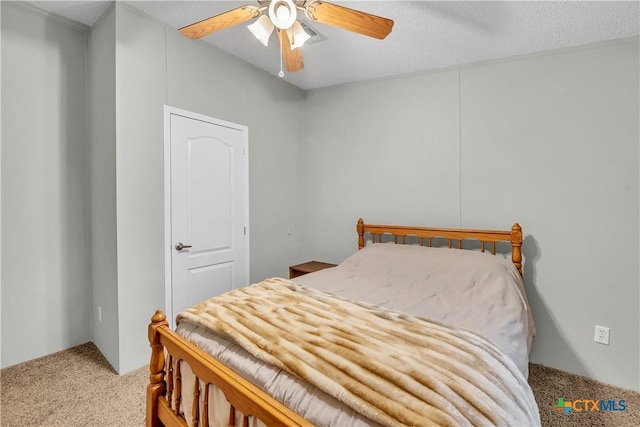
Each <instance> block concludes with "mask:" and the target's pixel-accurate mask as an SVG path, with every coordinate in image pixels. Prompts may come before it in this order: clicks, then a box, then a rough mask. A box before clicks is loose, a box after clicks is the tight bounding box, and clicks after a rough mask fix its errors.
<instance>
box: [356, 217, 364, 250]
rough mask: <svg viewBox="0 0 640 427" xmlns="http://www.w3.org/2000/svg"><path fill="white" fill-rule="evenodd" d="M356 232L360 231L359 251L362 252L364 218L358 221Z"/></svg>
mask: <svg viewBox="0 0 640 427" xmlns="http://www.w3.org/2000/svg"><path fill="white" fill-rule="evenodd" d="M356 230H357V231H358V250H360V249H362V248H364V221H363V220H362V218H360V219H359V220H358V224H357V225H356Z"/></svg>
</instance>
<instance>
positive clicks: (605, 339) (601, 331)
mask: <svg viewBox="0 0 640 427" xmlns="http://www.w3.org/2000/svg"><path fill="white" fill-rule="evenodd" d="M593 340H594V341H595V342H597V343H600V344H604V345H609V328H607V327H606V326H600V325H596V335H595V337H594V339H593Z"/></svg>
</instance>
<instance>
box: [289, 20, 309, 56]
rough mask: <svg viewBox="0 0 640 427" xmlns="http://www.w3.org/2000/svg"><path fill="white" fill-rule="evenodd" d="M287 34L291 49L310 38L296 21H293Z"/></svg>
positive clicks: (301, 44) (300, 45)
mask: <svg viewBox="0 0 640 427" xmlns="http://www.w3.org/2000/svg"><path fill="white" fill-rule="evenodd" d="M287 35H288V36H289V40H290V41H291V50H293V49H297V48H299V47H302V46H303V45H304V43H305V42H306V41H307V40H309V39H310V38H311V36H310V35H309V34H307V32H306V31H305V30H304V28H302V25H300V23H299V22H298V21H296V22H294V23H293V26H292V27H291V28H289V29H288V30H287Z"/></svg>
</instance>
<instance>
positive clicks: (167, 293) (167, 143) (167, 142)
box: [164, 105, 251, 328]
mask: <svg viewBox="0 0 640 427" xmlns="http://www.w3.org/2000/svg"><path fill="white" fill-rule="evenodd" d="M172 114H173V115H178V116H182V117H186V118H189V119H193V120H200V121H203V122H207V123H212V124H214V125H218V126H224V127H228V128H231V129H237V130H239V131H241V132H242V135H243V138H242V139H243V141H242V148H243V151H244V156H243V161H244V177H243V184H242V187H243V191H244V206H245V209H244V223H245V224H246V225H245V227H246V229H245V230H246V231H245V239H244V251H243V252H244V256H245V272H244V273H245V277H246V278H247V280H250V272H251V269H250V262H249V261H250V260H249V255H250V244H249V242H250V239H249V236H250V233H249V231H250V227H249V128H248V127H247V126H244V125H240V124H237V123H232V122H228V121H225V120H220V119H216V118H213V117H209V116H205V115H203V114H199V113H194V112H192V111H187V110H182V109H180V108H176V107H172V106H170V105H165V106H164V312H165V314H166V315H167V321H168V322H169V325H170V326H171V328H175V326H176V325H175V315H176V314H177V313H173V309H172V305H171V301H172V292H171V291H172V284H173V283H172V279H171V278H172V265H171V255H172V253H173V242H172V239H171V219H172V218H171V115H172ZM248 284H249V283H246V285H248Z"/></svg>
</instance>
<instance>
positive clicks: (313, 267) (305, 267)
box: [289, 261, 336, 279]
mask: <svg viewBox="0 0 640 427" xmlns="http://www.w3.org/2000/svg"><path fill="white" fill-rule="evenodd" d="M335 266H336V264H329V263H328V262H320V261H309V262H305V263H302V264H298V265H292V266H291V267H289V279H293V278H294V277H298V276H302V275H303V274H307V273H313V272H314V271H318V270H323V269H325V268H330V267H335Z"/></svg>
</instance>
